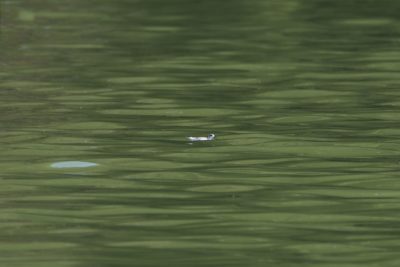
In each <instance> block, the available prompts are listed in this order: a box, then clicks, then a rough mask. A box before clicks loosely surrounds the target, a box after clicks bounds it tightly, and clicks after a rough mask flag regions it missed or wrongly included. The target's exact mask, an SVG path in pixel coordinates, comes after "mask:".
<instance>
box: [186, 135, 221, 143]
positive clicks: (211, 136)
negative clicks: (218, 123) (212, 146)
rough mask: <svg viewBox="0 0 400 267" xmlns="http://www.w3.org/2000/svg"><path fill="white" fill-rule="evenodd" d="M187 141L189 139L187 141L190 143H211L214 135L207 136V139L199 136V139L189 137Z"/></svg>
mask: <svg viewBox="0 0 400 267" xmlns="http://www.w3.org/2000/svg"><path fill="white" fill-rule="evenodd" d="M188 139H189V141H192V142H199V141H212V140H214V139H215V134H209V135H208V136H207V137H203V136H201V137H192V136H189V137H188Z"/></svg>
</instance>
